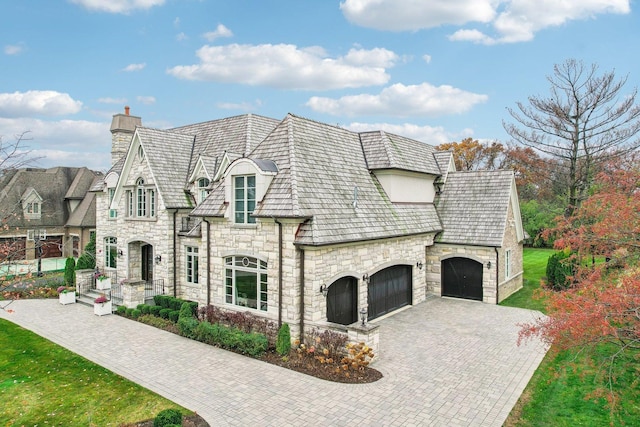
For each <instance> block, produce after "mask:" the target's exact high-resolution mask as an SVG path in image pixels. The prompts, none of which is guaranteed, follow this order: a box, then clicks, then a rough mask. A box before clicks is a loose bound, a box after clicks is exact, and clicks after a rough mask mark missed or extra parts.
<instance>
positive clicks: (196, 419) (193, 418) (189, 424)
mask: <svg viewBox="0 0 640 427" xmlns="http://www.w3.org/2000/svg"><path fill="white" fill-rule="evenodd" d="M120 427H153V419H151V420H145V421H139V422H137V423H133V424H123V425H121V426H120ZM182 427H211V426H210V425H209V423H208V422H206V421H205V420H204V418H202V417H201V416H200V415H198V414H193V415H184V416H183V417H182Z"/></svg>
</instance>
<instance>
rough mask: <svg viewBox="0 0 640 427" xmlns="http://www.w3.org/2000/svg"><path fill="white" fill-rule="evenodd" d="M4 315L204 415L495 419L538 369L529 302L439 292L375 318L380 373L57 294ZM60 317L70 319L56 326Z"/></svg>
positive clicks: (272, 420) (252, 419)
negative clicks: (311, 364)
mask: <svg viewBox="0 0 640 427" xmlns="http://www.w3.org/2000/svg"><path fill="white" fill-rule="evenodd" d="M11 309H13V310H14V312H13V313H6V312H4V311H0V317H2V318H5V319H8V320H10V321H12V322H14V323H16V324H18V325H21V326H23V327H25V328H27V329H29V330H32V331H33V332H35V333H37V334H39V335H41V336H43V337H45V338H48V339H49V340H51V341H53V342H55V343H57V344H60V345H62V346H63V347H66V348H68V349H70V350H72V351H74V352H76V353H78V354H80V355H82V356H84V357H86V358H88V359H90V360H92V361H94V362H96V363H98V364H100V365H102V366H104V367H107V368H109V369H111V370H112V371H114V372H116V373H118V374H120V375H122V376H124V377H126V378H128V379H130V380H132V381H135V382H137V383H138V384H141V385H143V386H144V387H147V388H149V389H151V390H153V391H155V392H157V393H159V394H161V395H163V396H165V397H167V398H169V399H171V400H173V401H174V402H176V403H178V404H180V405H182V406H184V407H186V408H189V409H191V410H194V411H197V413H198V414H200V415H202V416H203V417H204V418H205V419H206V420H207V421H208V422H209V423H210V424H211V425H212V426H214V425H215V426H244V425H259V426H284V425H291V426H329V425H331V426H347V425H361V426H425V425H432V426H501V425H502V423H503V422H504V420H505V419H506V417H507V415H508V414H509V412H510V411H511V409H512V407H513V405H514V404H515V403H516V401H517V399H518V397H519V396H520V394H521V393H522V390H523V389H524V387H525V386H526V384H527V382H528V381H529V378H530V377H531V375H532V374H533V372H534V371H535V369H536V368H537V366H538V364H539V363H540V361H541V359H542V357H543V356H544V349H543V348H542V346H541V345H540V344H539V343H529V344H527V345H524V346H521V347H517V346H516V344H515V342H516V337H517V331H518V327H517V326H516V324H517V323H520V322H525V321H530V320H532V319H534V317H535V316H537V315H539V313H537V312H533V311H528V310H522V309H515V308H509V307H500V306H495V305H489V304H482V303H477V302H471V301H463V300H454V299H442V298H435V299H431V300H429V301H427V302H425V303H422V304H419V305H417V306H415V307H412V308H410V309H408V310H405V311H403V312H401V313H398V314H396V315H394V316H391V317H389V318H386V319H384V320H381V321H380V325H381V326H380V341H381V360H380V361H378V362H377V363H376V364H375V365H374V367H375V368H377V369H378V370H380V371H381V372H382V373H383V374H384V378H383V379H381V380H379V381H377V382H375V383H372V384H359V385H349V384H337V383H332V382H328V381H323V380H319V379H316V378H313V377H309V376H306V375H303V374H300V373H297V372H293V371H289V370H286V369H283V368H280V367H277V366H272V365H269V364H267V363H264V362H260V361H257V360H253V359H250V358H247V357H243V356H240V355H237V354H234V353H231V352H227V351H224V350H220V349H217V348H214V347H210V346H208V345H205V344H202V343H198V342H195V341H191V340H188V339H186V338H183V337H180V336H177V335H173V334H171V333H168V332H164V331H161V330H158V329H155V328H153V327H151V326H147V325H144V324H141V323H138V322H135V321H132V320H128V319H125V318H122V317H119V316H116V315H112V316H103V317H98V316H95V315H94V314H93V311H92V309H90V308H88V307H86V306H83V305H79V304H72V305H66V306H63V305H60V304H59V303H58V302H57V300H23V301H16V302H14V303H13V304H12V305H11ZM62 325H67V327H62Z"/></svg>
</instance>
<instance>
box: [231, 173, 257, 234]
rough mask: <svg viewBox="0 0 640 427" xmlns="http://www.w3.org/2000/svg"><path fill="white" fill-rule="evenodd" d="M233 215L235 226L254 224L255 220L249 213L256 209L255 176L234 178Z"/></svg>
mask: <svg viewBox="0 0 640 427" xmlns="http://www.w3.org/2000/svg"><path fill="white" fill-rule="evenodd" d="M233 187H234V213H235V223H236V224H255V222H256V219H255V218H254V217H252V216H251V213H252V212H253V210H254V209H255V208H256V177H255V175H243V176H235V177H234V178H233Z"/></svg>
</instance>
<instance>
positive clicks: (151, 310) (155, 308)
mask: <svg viewBox="0 0 640 427" xmlns="http://www.w3.org/2000/svg"><path fill="white" fill-rule="evenodd" d="M160 310H162V307H160V306H159V305H152V306H150V307H149V314H152V315H154V316H156V317H161V316H160Z"/></svg>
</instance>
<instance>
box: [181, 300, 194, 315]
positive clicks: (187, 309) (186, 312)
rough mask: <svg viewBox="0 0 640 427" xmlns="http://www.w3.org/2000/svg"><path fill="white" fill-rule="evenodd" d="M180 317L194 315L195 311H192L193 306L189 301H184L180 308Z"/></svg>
mask: <svg viewBox="0 0 640 427" xmlns="http://www.w3.org/2000/svg"><path fill="white" fill-rule="evenodd" d="M179 310H180V317H185V318H187V317H193V312H192V311H191V306H190V305H189V303H188V302H184V303H183V304H182V306H181V307H180V308H179Z"/></svg>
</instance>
